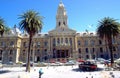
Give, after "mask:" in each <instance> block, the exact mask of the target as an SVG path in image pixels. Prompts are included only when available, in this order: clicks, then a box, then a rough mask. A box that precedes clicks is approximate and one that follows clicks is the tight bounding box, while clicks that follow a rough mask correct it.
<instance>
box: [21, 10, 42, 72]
mask: <svg viewBox="0 0 120 78" xmlns="http://www.w3.org/2000/svg"><path fill="white" fill-rule="evenodd" d="M38 14H39V13H38V12H36V11H33V10H29V11H27V12H25V13H23V14H22V15H20V17H19V19H22V20H21V21H20V23H19V25H20V29H21V30H24V31H26V32H27V33H28V34H29V45H28V53H27V54H28V55H27V56H28V57H27V66H26V72H30V46H31V41H32V37H33V36H34V35H35V34H36V33H38V32H39V31H41V29H42V26H43V22H42V19H43V17H42V16H39V15H38Z"/></svg>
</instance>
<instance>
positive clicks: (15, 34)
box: [0, 2, 120, 63]
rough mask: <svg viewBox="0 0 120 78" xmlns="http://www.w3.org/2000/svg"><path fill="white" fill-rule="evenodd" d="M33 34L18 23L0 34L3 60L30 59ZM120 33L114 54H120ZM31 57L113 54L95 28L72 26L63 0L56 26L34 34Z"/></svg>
mask: <svg viewBox="0 0 120 78" xmlns="http://www.w3.org/2000/svg"><path fill="white" fill-rule="evenodd" d="M28 43H29V35H28V34H27V33H26V32H24V33H20V31H19V29H18V28H17V27H16V26H15V27H14V28H13V29H11V31H10V32H9V33H4V35H3V37H0V61H2V62H3V63H9V62H13V63H17V62H18V61H22V62H26V60H27V58H26V57H27V52H28ZM119 43H120V37H118V38H115V39H113V45H114V47H113V55H114V58H119V57H120V45H119ZM30 54H31V55H30V60H31V61H33V60H34V62H42V61H46V62H47V61H48V60H49V61H50V60H56V61H67V60H71V59H73V60H78V59H84V60H85V59H95V58H105V59H109V58H110V52H109V49H108V46H107V45H106V43H105V41H104V40H101V39H100V38H99V37H98V36H97V34H96V33H95V32H81V33H77V31H76V30H73V29H70V28H69V25H68V16H67V13H66V10H65V8H64V5H63V3H62V2H60V4H59V6H58V10H57V14H56V27H55V29H53V30H51V31H49V32H48V33H47V34H41V33H38V34H36V35H35V36H34V37H33V40H32V45H31V52H30Z"/></svg>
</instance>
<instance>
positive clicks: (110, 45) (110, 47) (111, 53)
mask: <svg viewBox="0 0 120 78" xmlns="http://www.w3.org/2000/svg"><path fill="white" fill-rule="evenodd" d="M108 46H109V50H110V57H111V67H112V66H113V63H114V60H113V46H112V39H110V42H109V45H108Z"/></svg>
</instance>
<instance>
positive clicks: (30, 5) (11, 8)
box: [0, 0, 120, 33]
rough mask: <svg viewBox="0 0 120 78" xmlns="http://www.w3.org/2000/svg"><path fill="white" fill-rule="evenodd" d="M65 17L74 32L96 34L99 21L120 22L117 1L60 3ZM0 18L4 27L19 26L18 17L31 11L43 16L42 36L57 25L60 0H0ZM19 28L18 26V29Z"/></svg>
mask: <svg viewBox="0 0 120 78" xmlns="http://www.w3.org/2000/svg"><path fill="white" fill-rule="evenodd" d="M62 2H63V4H64V5H65V8H66V11H67V15H68V26H69V27H70V28H72V29H75V30H76V31H77V32H83V31H85V30H86V29H87V30H89V31H96V28H97V25H98V21H99V20H101V19H102V18H104V17H108V16H109V17H112V18H114V19H118V20H117V21H118V22H120V0H62ZM0 3H1V4H0V6H1V7H0V16H1V17H2V18H4V20H5V21H6V25H8V26H10V27H13V26H14V25H15V24H16V25H17V26H18V24H19V22H20V19H18V17H19V15H20V14H22V13H23V12H26V11H27V10H30V9H33V10H35V11H37V12H39V13H40V15H41V16H44V17H45V18H44V20H43V22H44V26H43V29H42V32H43V33H46V32H48V31H50V30H52V29H54V28H55V26H56V12H57V8H58V5H59V3H60V0H1V1H0ZM18 27H19V26H18Z"/></svg>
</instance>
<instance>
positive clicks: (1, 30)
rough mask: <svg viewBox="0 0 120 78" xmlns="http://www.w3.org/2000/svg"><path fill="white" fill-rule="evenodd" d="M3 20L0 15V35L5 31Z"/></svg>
mask: <svg viewBox="0 0 120 78" xmlns="http://www.w3.org/2000/svg"><path fill="white" fill-rule="evenodd" d="M4 26H5V25H4V20H3V19H2V18H1V17H0V35H1V36H2V35H3V33H4V31H5V28H4Z"/></svg>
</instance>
